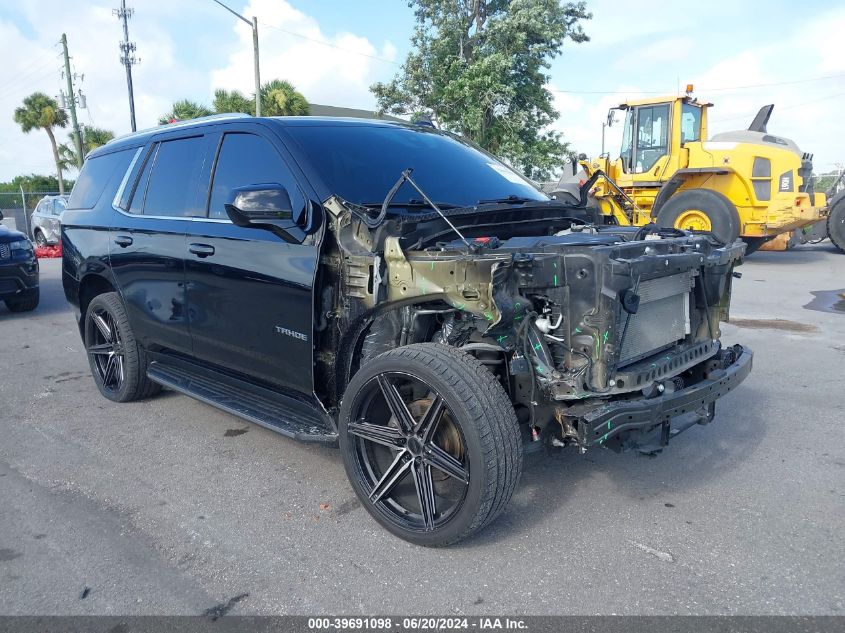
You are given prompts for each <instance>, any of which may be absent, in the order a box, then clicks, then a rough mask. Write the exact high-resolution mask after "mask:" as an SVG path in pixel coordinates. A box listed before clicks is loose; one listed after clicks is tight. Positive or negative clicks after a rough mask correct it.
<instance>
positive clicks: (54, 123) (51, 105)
mask: <svg viewBox="0 0 845 633" xmlns="http://www.w3.org/2000/svg"><path fill="white" fill-rule="evenodd" d="M15 122H16V123H17V124H18V125H20V126H21V130H23V132H24V133H25V134H29V133H30V132H31V131H32V130H34V129H36V128H41V129H43V130H44V131H45V132H47V136H49V137H50V145H52V146H53V160H54V161H55V163H56V174H57V176H58V182H57V184H58V185H59V193H61V194H62V195H64V192H65V187H64V179H63V178H62V164H61V158H60V157H59V148H58V146H57V145H56V135H55V134H54V132H53V128H56V127H65V126H66V125H67V112H65V111H64V110H62V109H61V108H60V107H59V104H58V103H57V102H56V100H55V99H51V98H50V97H48V96H47V95H45V94H44V93H43V92H33V93H32V94H31V95H29V96H28V97H26V98H25V99H24V100H23V105H22V106H21V107H19V108H15Z"/></svg>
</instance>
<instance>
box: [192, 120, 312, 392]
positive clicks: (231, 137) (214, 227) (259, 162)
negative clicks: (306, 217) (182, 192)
mask: <svg viewBox="0 0 845 633" xmlns="http://www.w3.org/2000/svg"><path fill="white" fill-rule="evenodd" d="M217 141H218V142H217V152H216V160H215V161H214V163H213V170H212V171H213V173H212V179H211V186H210V189H209V196H208V206H207V216H206V217H205V218H203V219H195V220H194V221H193V222H191V223H190V226H189V227H188V231H189V233H188V240H187V250H188V256H187V261H186V271H185V275H186V279H187V298H188V306H189V309H188V314H189V318H190V331H191V337H192V339H193V350H194V355H195V357H196V358H198V359H200V360H203V361H206V362H209V363H212V364H214V365H216V366H218V367H220V368H224V369H227V370H234V371H236V372H238V373H241V374H245V375H248V376H249V377H252V378H257V379H258V380H259V381H262V382H268V383H271V384H272V385H275V386H278V387H282V388H287V389H288V390H294V391H298V392H302V393H311V392H312V391H313V384H312V346H311V335H312V316H313V305H314V304H313V300H312V290H313V283H314V274H315V270H316V266H317V257H318V248H317V246H316V245H315V243H314V241H313V239H312V238H309V237H304V239H303V242H302V243H295V244H289V243H286V242H285V241H284V240H283V239H281V238H280V237H279V236H277V235H275V234H274V233H271V232H270V231H266V230H262V229H255V228H246V227H238V226H235V225H234V224H232V223H231V221H230V220H229V218H228V216H227V214H226V210H225V208H224V200H225V199H226V197H227V196H228V195H229V193H230V192H231V190H232V189H234V188H235V187H241V186H246V185H255V184H262V183H277V184H281V185H282V186H284V187H285V188H286V189H287V191H288V194H289V196H290V199H291V202H292V204H293V208H294V209H300V208H304V207H305V206H306V205H307V204H308V202H307V196H306V194H305V188H304V187H303V186H302V183H301V182H298V179H297V177H296V176H295V175H294V174H295V172H294V170H293V169H292V167H293V163H292V161H291V160H290V157H289V156H288V155H287V153H286V150H285V148H284V146H283V144H282V143H281V141H280V140H279V139H278V138H277V137H276V136H275V135H274V134H273V133H272V132H271V131H269V130H267V129H266V128H264V127H263V126H261V125H246V126H245V125H243V124H240V125H239V126H238V127H236V128H234V127H229V128H225V127H224V131H223V132H222V133H221V134H220V135H219V137H218V139H217Z"/></svg>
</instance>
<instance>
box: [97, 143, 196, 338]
mask: <svg viewBox="0 0 845 633" xmlns="http://www.w3.org/2000/svg"><path fill="white" fill-rule="evenodd" d="M205 143H206V139H205V137H203V136H201V135H200V136H191V137H187V138H174V139H169V140H164V141H161V142H156V143H153V144H152V145H151V146H150V147H148V148H145V149H144V151H143V153H142V155H140V156H139V162H138V163H137V166H136V167H135V168H133V170H132V172H133V173H132V175H131V176H130V178H129V181H128V182H127V183H126V184H125V185H124V190H122V191H121V192H120V195H119V196H118V198H119V200H118V201H117V204H118V207H119V209H120V210H119V211H118V212H116V213H115V214H114V220H113V221H112V228H111V231H110V239H111V245H110V260H111V268H112V270H113V271H114V275H115V278H116V280H117V283H118V287H119V288H120V292H121V294H122V296H123V300H124V303H125V305H126V310H127V313H128V315H129V321H130V322H131V323H132V328H133V332H134V334H135V336H136V338H137V339H138V342H139V343H141V345H143V346H144V347H146V348H147V349H152V350H159V349H163V350H172V351H176V352H180V353H185V354H190V352H191V340H190V336H189V334H188V318H187V314H186V311H185V235H186V233H187V228H188V225H189V224H190V220H188V219H187V218H188V217H190V216H192V215H195V214H196V209H197V191H198V189H197V182H198V177H199V174H200V172H201V170H202V161H203V154H204V151H203V150H204V148H205ZM121 205H122V207H121Z"/></svg>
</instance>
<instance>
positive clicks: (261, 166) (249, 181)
mask: <svg viewBox="0 0 845 633" xmlns="http://www.w3.org/2000/svg"><path fill="white" fill-rule="evenodd" d="M262 183H278V184H280V185H282V186H283V187H285V189H287V190H288V195H289V196H290V201H291V205H292V207H293V209H301V208H302V207H303V205H304V204H305V198H304V197H303V196H302V194H301V193H300V192H299V189H298V188H297V186H296V182H295V181H294V179H293V175H292V174H291V173H290V170H288V167H287V165H286V164H285V162H284V160H283V159H282V157H281V156H280V155H279V152H277V151H276V148H275V147H273V145H272V144H271V143H270V141H268V140H267V139H265V138H262V137H260V136H256V135H255V134H241V133H236V134H226V135H225V136H224V137H223V143H222V145H221V147H220V154H219V155H218V158H217V166H216V167H215V169H214V181H213V184H212V187H211V200H210V203H209V207H208V216H209V217H211V218H227V217H228V216H227V215H226V209H225V207H224V206H223V205H224V204H225V201H226V198H227V197H228V195H229V192H230V191H231V190H232V189H234V188H235V187H243V186H245V185H257V184H262ZM294 215H296V214H294Z"/></svg>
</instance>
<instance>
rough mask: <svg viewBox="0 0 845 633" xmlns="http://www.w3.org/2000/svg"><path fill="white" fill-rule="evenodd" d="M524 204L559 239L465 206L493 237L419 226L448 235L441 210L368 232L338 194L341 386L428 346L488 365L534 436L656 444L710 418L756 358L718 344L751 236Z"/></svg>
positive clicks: (328, 311) (334, 311)
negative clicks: (398, 354) (642, 226)
mask: <svg viewBox="0 0 845 633" xmlns="http://www.w3.org/2000/svg"><path fill="white" fill-rule="evenodd" d="M519 207H520V210H521V211H522V213H523V214H524V215H530V216H531V218H530V220H529V219H528V218H523V222H526V223H537V222H541V223H543V224H545V229H546V230H545V232H547V233H551V234H550V235H547V236H544V237H531V236H514V237H510V236H509V234H510V233H512V232H514V231H513V224H512V223H508V222H503V223H502V224H501V225H500V226H498V227H497V226H496V225H495V223H491V222H490V220H491V218H490V217H489V215H488V214H485V215H482V216H479V215H478V214H477V213H475V214H463V216H464V217H461V215H462V214H461V213H458V214H452V215H451V220H452V222H456V223H458V224H460V225H461V226H462V228H463V229H464V230H465V231H467V232H474V233H478V231H477V230H476V231H472V229H473V225H476V226H481V227H483V231H482V232H483V233H485V235H480V236H477V237H472V238H469V239H466V238H462V239H454V240H449V241H445V242H444V241H438V240H436V239H433V238H430V237H421V235H422V234H423V233H424V232H425V229H426V226H427V225H429V224H430V225H431V227H430V230H431V231H432V234H433V235H435V236H436V235H438V234H439V233H440V231H439V230H438V227H441V226H442V225H443V224H445V222H444V219H441V218H440V217H438V214H437V213H435V212H431V213H421V212H419V211H416V212H414V213H413V215H410V216H406V217H402V216H400V217H398V218H396V219H394V220H392V221H391V222H389V223H388V224H387V225H384V226H381V225H380V226H377V227H373V228H370V227H368V226H367V225H366V224H365V222H364V221H363V220H361V219H360V218H357V217H356V216H355V215H354V213H353V212H352V211H350V210H349V209H347V208H346V207H345V206H344V204H343V203H342V202H341V201H339V200H338V199H332V200H330V201H329V202H328V203H327V205H326V208H327V209H328V211H329V215H330V218H331V219H330V229H331V232H332V234H333V235H334V237H335V240H336V241H335V245H336V246H335V250H334V251H333V252H331V253H330V254H328V255H327V256H326V257H325V258H324V264H325V270H326V272H327V273H328V274H330V275H331V276H332V277H334V278H335V279H336V280H337V282H338V283H337V285H336V286H335V285H333V287H337V288H339V289H340V292H338V293H337V295H336V296H335V295H334V294H332V293H326V294H324V296H323V301H324V302H325V303H324V305H323V306H321V307H322V310H321V312H322V314H323V316H324V318H331V319H333V320H335V321H337V323H336V324H335V327H332V328H328V327H326V328H325V329H324V332H325V331H328V332H330V333H333V334H335V336H336V338H337V341H336V345H326V348H327V349H336V350H342V352H341V354H340V355H338V356H335V355H334V354H332V353H329V352H324V353H323V359H322V360H323V361H324V364H325V367H324V371H326V372H329V371H332V370H333V371H334V374H335V375H333V376H331V380H330V381H329V382H334V383H335V384H346V383H347V382H348V380H349V378H350V376H351V375H352V374H353V373H354V372H355V371H356V370H357V369H358V367H359V366H360V365H361V364H362V363H364V362H366V361H367V360H370V359H372V358H374V357H375V356H377V355H378V354H380V353H382V352H384V351H387V350H390V349H393V348H396V347H400V346H403V345H407V344H410V343H419V342H426V341H428V342H435V343H440V344H444V345H450V346H453V347H456V348H458V349H461V350H463V351H465V352H467V353H469V354H471V355H473V356H474V357H476V358H478V359H479V360H480V361H481V362H482V363H484V364H485V365H486V366H487V367H488V368H489V369H490V370H491V371H492V372H493V373H494V374H495V375H496V376H497V378H498V379H499V381H500V382H501V384H502V386H503V387H504V389H505V390H506V391H507V393H508V395H509V396H510V398H511V401H512V402H513V405H514V407H515V410H516V412H517V417H518V419H519V420H520V422H521V428H522V433H523V436H524V438H525V440H526V441H529V442H530V441H538V440H545V441H546V442H547V443H548V444H549V445H551V446H554V447H560V446H563V445H565V444H570V443H571V444H575V445H577V446H578V447H580V448H581V449H582V450H586V449H587V448H589V447H590V446H594V445H601V446H606V447H609V448H612V449H615V450H619V449H623V448H639V449H641V450H654V449H656V448H659V447H662V446H663V445H665V444H666V443H668V440H669V437H670V436H671V435H675V434H677V433H678V432H680V430H683V429H686V428H689V426H691V425H692V424H695V423H707V422H709V421H710V420H712V418H713V414H714V409H715V401H716V400H717V399H718V398H719V397H721V396H722V395H724V394H725V393H727V392H728V391H730V390H731V389H733V388H734V387H735V386H736V385H738V384H739V383H740V382H741V381H742V380H743V379H744V378H745V376H746V375H747V374H748V372H749V371H750V368H751V356H752V355H751V352H750V351H749V350H748V349H746V348H743V347H742V346H740V345H734V346H731V347H724V346H723V345H722V344H721V342H720V340H719V338H720V335H721V332H720V329H719V322H720V321H722V320H726V319H727V317H728V307H729V301H730V294H731V280H732V278H733V276H735V275H736V274H737V273H734V267H735V266H736V265H737V264H738V263H740V261H741V258H742V255H743V252H744V249H745V245H744V244H743V243H742V242H736V243H734V244H731V245H721V244H719V243H717V242H716V241H714V240H713V239H712V238H711V237H709V236H707V235H693V234H688V233H681V232H678V231H672V230H670V231H663V232H662V233H656V234H645V233H644V232H643V231H642V230H640V231H636V230H632V229H629V228H623V227H617V226H593V225H585V223H586V222H587V219H588V215H587V214H586V213H585V212H584V210H583V209H581V210H579V209H577V208H575V207H570V208H567V207H566V206H565V205H563V204H560V203H557V202H554V203H542V204H538V203H535V204H533V205H531V204H526V203H522V204H520V205H519ZM476 210H477V209H476ZM445 213H448V212H445ZM490 213H491V214H493V212H490ZM499 214H500V215H504V214H503V213H502V212H501V211H500V212H499ZM446 217H447V218H448V217H449V216H448V215H447V216H446ZM468 219H469V220H471V221H467V220H468ZM482 219H483V222H482V221H481V220H482ZM459 230H460V229H459ZM517 232H524V230H522V231H517ZM340 333H343V334H340ZM326 354H328V355H329V358H326ZM330 368H331V369H330ZM684 414H688V415H686V417H685V418H683V416H684ZM673 418H682V419H681V420H680V421H679V422H678V423H677V424H674V423H673ZM656 430H657V431H659V433H655V431H656Z"/></svg>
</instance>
